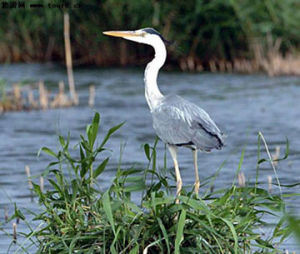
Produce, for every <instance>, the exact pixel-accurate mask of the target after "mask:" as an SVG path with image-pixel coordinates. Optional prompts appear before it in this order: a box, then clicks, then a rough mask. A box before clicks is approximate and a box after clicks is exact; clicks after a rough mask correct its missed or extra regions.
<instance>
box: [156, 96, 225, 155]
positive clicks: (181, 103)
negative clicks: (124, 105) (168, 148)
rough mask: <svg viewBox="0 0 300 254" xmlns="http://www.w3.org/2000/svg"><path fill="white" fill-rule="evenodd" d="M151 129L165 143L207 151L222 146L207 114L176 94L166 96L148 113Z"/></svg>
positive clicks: (217, 130)
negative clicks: (150, 113) (150, 116)
mask: <svg viewBox="0 0 300 254" xmlns="http://www.w3.org/2000/svg"><path fill="white" fill-rule="evenodd" d="M152 117H153V127H154V129H155V130H156V133H157V135H158V136H159V137H160V138H161V139H162V140H163V141H164V142H165V143H168V144H173V145H190V146H195V147H196V148H197V149H200V150H204V151H210V150H211V149H213V148H215V149H221V147H222V146H223V145H224V144H223V143H224V142H223V137H222V133H221V131H220V130H219V128H218V127H217V126H216V124H215V123H214V122H213V120H212V119H211V118H210V117H209V115H208V114H207V113H206V112H205V111H204V110H203V109H201V108H199V107H198V106H197V105H195V104H193V103H190V102H188V101H186V100H184V99H183V98H181V97H179V96H177V95H171V96H166V97H164V98H163V99H162V101H161V103H160V104H159V105H158V106H157V107H155V108H154V110H153V111H152Z"/></svg>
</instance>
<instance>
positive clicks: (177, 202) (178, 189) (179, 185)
mask: <svg viewBox="0 0 300 254" xmlns="http://www.w3.org/2000/svg"><path fill="white" fill-rule="evenodd" d="M176 186H177V191H176V196H177V198H176V204H179V199H178V197H179V196H180V193H181V189H182V180H181V179H180V180H178V181H177V184H176Z"/></svg>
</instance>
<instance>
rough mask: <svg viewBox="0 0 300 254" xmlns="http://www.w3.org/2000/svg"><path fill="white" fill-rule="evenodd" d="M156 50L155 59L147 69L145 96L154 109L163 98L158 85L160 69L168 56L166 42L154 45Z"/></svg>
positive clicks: (151, 108)
mask: <svg viewBox="0 0 300 254" xmlns="http://www.w3.org/2000/svg"><path fill="white" fill-rule="evenodd" d="M152 46H153V48H154V51H155V56H154V59H153V60H152V61H151V62H150V63H148V65H147V67H146V69H145V78H144V81H145V97H146V100H147V103H148V105H149V108H150V110H151V111H152V110H153V109H154V108H155V107H156V106H157V104H158V103H159V101H160V100H161V99H162V98H163V95H162V94H161V92H160V91H159V88H158V86H157V76H158V72H159V69H160V68H161V67H162V66H163V65H164V63H165V61H166V57H167V50H166V47H165V44H164V43H163V42H162V41H161V42H160V43H157V44H155V45H152Z"/></svg>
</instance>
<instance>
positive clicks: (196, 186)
mask: <svg viewBox="0 0 300 254" xmlns="http://www.w3.org/2000/svg"><path fill="white" fill-rule="evenodd" d="M193 157H194V167H195V193H196V195H198V192H199V187H200V180H199V173H198V163H197V157H198V150H197V149H193Z"/></svg>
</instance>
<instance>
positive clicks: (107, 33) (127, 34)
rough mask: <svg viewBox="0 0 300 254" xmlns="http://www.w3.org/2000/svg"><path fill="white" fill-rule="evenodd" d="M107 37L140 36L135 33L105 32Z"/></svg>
mask: <svg viewBox="0 0 300 254" xmlns="http://www.w3.org/2000/svg"><path fill="white" fill-rule="evenodd" d="M103 34H105V35H109V36H114V37H137V36H140V35H138V34H137V33H136V32H135V31H106V32H103Z"/></svg>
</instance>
